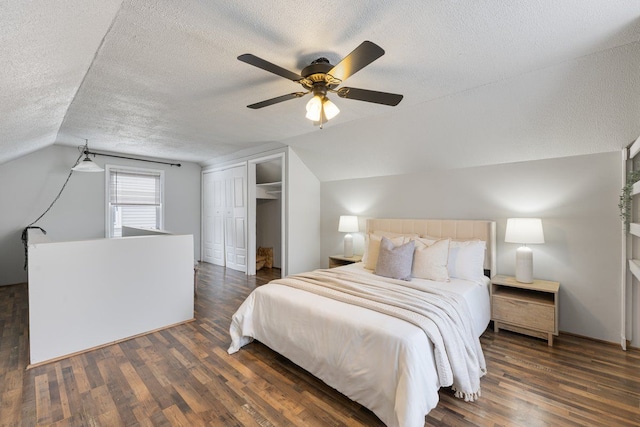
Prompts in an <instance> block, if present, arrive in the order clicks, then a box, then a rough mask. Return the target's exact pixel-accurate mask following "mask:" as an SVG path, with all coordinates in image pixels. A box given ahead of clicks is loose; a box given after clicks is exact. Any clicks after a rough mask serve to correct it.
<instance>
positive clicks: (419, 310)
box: [273, 270, 486, 401]
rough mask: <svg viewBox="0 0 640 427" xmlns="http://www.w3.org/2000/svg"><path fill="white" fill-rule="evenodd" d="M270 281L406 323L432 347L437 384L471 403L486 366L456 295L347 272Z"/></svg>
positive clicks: (463, 303)
mask: <svg viewBox="0 0 640 427" xmlns="http://www.w3.org/2000/svg"><path fill="white" fill-rule="evenodd" d="M273 283H277V284H281V285H286V286H290V287H294V288H298V289H302V290H305V291H308V292H312V293H315V294H318V295H322V296H325V297H327V298H332V299H335V300H338V301H342V302H347V303H350V304H354V305H358V306H361V307H364V308H368V309H370V310H375V311H378V312H381V313H384V314H387V315H390V316H394V317H397V318H399V319H402V320H405V321H407V322H410V323H412V324H414V325H416V326H418V327H419V328H421V329H422V330H423V331H424V333H425V334H426V335H427V337H428V338H429V339H430V340H431V342H432V343H433V345H434V355H435V359H436V368H437V372H438V381H439V383H440V386H441V387H448V386H452V388H453V390H454V391H455V396H456V397H458V398H462V399H464V400H465V401H475V400H476V399H477V398H478V397H479V396H480V378H481V377H482V376H483V375H484V374H485V373H486V364H485V359H484V354H483V353H482V348H481V346H480V340H479V339H478V338H477V337H476V336H475V334H474V333H473V327H472V323H471V314H470V312H469V308H468V307H467V303H466V301H465V300H464V298H462V297H461V296H459V295H456V294H455V293H452V292H447V291H443V290H438V289H432V288H425V287H419V286H416V285H414V284H413V283H412V282H405V281H401V280H393V279H386V278H384V279H383V278H373V277H370V278H367V279H366V280H364V279H363V278H362V277H361V276H358V275H357V274H353V273H351V272H349V271H340V270H316V271H312V272H309V273H303V274H297V275H293V276H289V277H286V278H283V279H278V280H275V281H273Z"/></svg>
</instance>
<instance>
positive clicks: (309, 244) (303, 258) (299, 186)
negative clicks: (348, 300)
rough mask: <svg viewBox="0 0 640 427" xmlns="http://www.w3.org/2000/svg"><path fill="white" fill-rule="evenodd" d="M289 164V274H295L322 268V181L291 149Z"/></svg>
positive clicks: (287, 189)
mask: <svg viewBox="0 0 640 427" xmlns="http://www.w3.org/2000/svg"><path fill="white" fill-rule="evenodd" d="M287 164H288V166H287V188H286V191H287V206H288V214H287V222H288V229H287V242H288V244H287V254H288V260H289V263H288V266H287V267H288V271H287V273H288V274H295V273H300V272H303V271H308V270H313V269H316V268H318V267H319V266H320V245H319V244H318V242H320V218H321V216H320V181H319V180H318V178H316V176H315V175H314V174H313V173H312V172H311V170H310V169H309V168H308V167H307V166H306V165H305V164H304V163H303V162H302V160H300V157H298V155H297V154H296V153H295V151H293V149H291V148H290V149H289V151H288V161H287ZM336 229H337V227H336Z"/></svg>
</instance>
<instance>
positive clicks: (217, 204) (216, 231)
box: [211, 171, 225, 267]
mask: <svg viewBox="0 0 640 427" xmlns="http://www.w3.org/2000/svg"><path fill="white" fill-rule="evenodd" d="M212 175H213V192H212V193H213V197H212V199H213V200H212V215H211V216H212V218H211V222H212V225H213V244H212V246H213V261H211V262H212V263H213V264H215V265H221V266H223V267H224V265H225V260H224V258H225V257H224V199H225V198H224V172H222V171H220V172H214V173H213V174H212Z"/></svg>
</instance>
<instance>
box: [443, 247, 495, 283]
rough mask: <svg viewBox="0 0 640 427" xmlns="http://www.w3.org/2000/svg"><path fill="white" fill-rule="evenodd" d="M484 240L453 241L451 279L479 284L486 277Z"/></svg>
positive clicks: (450, 252)
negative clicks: (455, 278)
mask: <svg viewBox="0 0 640 427" xmlns="http://www.w3.org/2000/svg"><path fill="white" fill-rule="evenodd" d="M486 247H487V244H486V242H485V241H484V240H466V241H456V240H452V241H451V243H450V244H449V262H448V265H447V268H448V270H449V277H457V278H458V279H465V280H472V281H475V282H479V281H482V280H483V277H484V251H485V249H486Z"/></svg>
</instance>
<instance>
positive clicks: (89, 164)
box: [71, 139, 104, 172]
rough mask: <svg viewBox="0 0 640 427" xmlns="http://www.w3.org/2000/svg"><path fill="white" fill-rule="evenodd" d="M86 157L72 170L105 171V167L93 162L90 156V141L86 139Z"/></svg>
mask: <svg viewBox="0 0 640 427" xmlns="http://www.w3.org/2000/svg"><path fill="white" fill-rule="evenodd" d="M83 154H84V156H85V157H84V159H83V160H82V161H81V162H78V163H77V164H76V165H75V166H74V167H72V168H71V170H72V171H74V172H104V169H102V168H101V167H100V166H98V165H97V164H95V162H93V161H92V160H91V159H90V158H89V141H88V140H86V139H85V145H84V151H83Z"/></svg>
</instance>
